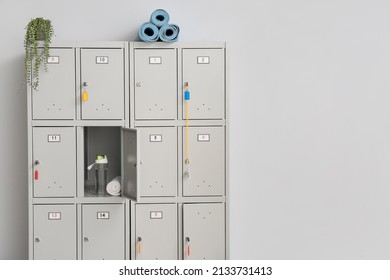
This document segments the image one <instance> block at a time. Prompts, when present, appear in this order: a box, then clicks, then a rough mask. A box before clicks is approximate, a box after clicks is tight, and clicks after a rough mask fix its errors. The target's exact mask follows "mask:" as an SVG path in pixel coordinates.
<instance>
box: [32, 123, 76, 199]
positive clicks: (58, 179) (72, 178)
mask: <svg viewBox="0 0 390 280" xmlns="http://www.w3.org/2000/svg"><path fill="white" fill-rule="evenodd" d="M75 161H76V135H75V128H74V127H34V128H33V162H32V165H33V169H34V178H33V193H34V197H74V196H75V193H76V166H75Z"/></svg>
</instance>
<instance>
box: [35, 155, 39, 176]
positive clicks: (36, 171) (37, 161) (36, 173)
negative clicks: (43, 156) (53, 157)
mask: <svg viewBox="0 0 390 280" xmlns="http://www.w3.org/2000/svg"><path fill="white" fill-rule="evenodd" d="M34 164H35V166H38V165H39V160H36V161H34ZM38 179H39V172H38V169H35V171H34V180H38Z"/></svg>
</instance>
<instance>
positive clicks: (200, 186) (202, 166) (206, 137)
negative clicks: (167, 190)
mask: <svg viewBox="0 0 390 280" xmlns="http://www.w3.org/2000/svg"><path fill="white" fill-rule="evenodd" d="M183 135H185V133H183ZM183 146H184V145H183ZM189 147H190V152H189V160H190V163H189V165H188V170H189V176H186V175H183V195H184V196H213V195H220V196H222V195H224V194H225V130H224V128H223V127H190V128H189ZM183 155H184V152H183ZM184 160H185V159H184V158H183V170H186V167H185V163H184Z"/></svg>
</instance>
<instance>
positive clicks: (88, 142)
mask: <svg viewBox="0 0 390 280" xmlns="http://www.w3.org/2000/svg"><path fill="white" fill-rule="evenodd" d="M138 137H139V135H138V132H137V130H136V129H128V128H123V127H114V126H112V127H101V126H93V127H92V126H90V127H84V128H83V139H84V141H83V143H84V146H83V150H84V154H83V159H84V160H83V170H84V178H83V179H84V180H83V181H84V189H83V191H84V196H85V197H119V196H121V197H124V198H128V199H131V200H135V201H137V199H138V196H139V192H138V186H139V183H138V182H139V179H140V177H139V163H138V161H139V140H138ZM97 155H106V157H107V159H108V169H107V184H108V183H109V182H111V181H112V180H113V179H114V178H116V177H118V176H120V178H121V180H120V183H121V192H120V195H118V196H113V195H110V194H104V195H101V194H98V193H97V192H96V187H95V184H96V176H95V167H94V166H93V167H92V168H90V170H88V166H91V165H92V164H93V163H94V162H95V159H96V157H97Z"/></svg>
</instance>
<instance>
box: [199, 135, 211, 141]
mask: <svg viewBox="0 0 390 280" xmlns="http://www.w3.org/2000/svg"><path fill="white" fill-rule="evenodd" d="M198 142H210V134H198Z"/></svg>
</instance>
